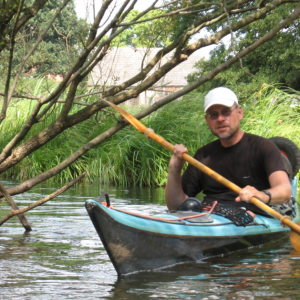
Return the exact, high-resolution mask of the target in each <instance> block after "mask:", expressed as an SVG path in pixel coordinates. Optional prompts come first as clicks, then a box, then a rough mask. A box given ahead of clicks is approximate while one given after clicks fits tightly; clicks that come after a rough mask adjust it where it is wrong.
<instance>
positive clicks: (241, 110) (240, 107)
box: [238, 106, 244, 120]
mask: <svg viewBox="0 0 300 300" xmlns="http://www.w3.org/2000/svg"><path fill="white" fill-rule="evenodd" d="M238 113H239V119H240V120H242V119H243V118H244V109H243V107H242V106H239V107H238Z"/></svg>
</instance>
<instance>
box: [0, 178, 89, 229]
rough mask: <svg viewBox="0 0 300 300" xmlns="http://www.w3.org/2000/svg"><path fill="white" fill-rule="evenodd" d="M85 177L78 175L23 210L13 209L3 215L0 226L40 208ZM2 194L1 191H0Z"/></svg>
mask: <svg viewBox="0 0 300 300" xmlns="http://www.w3.org/2000/svg"><path fill="white" fill-rule="evenodd" d="M84 176H85V173H84V174H81V175H79V176H78V177H76V178H75V179H73V180H72V181H70V182H69V183H67V184H66V185H64V186H63V187H61V188H60V189H58V190H56V191H55V192H54V193H52V194H50V195H48V196H47V197H45V198H43V199H40V200H38V201H36V202H34V203H32V204H30V205H28V206H26V207H24V208H21V209H18V208H17V209H13V210H11V212H10V213H9V214H7V215H5V216H4V217H3V218H2V219H1V220H0V226H1V225H2V224H4V223H5V222H6V221H7V220H9V219H10V218H12V217H14V216H16V215H18V217H20V215H21V214H23V213H25V212H27V211H29V210H31V209H33V208H35V207H37V206H40V205H42V204H44V203H46V202H47V201H49V200H51V199H53V198H55V197H56V196H58V195H60V194H62V193H63V192H65V191H66V190H68V189H69V188H70V187H71V186H73V185H74V184H75V183H77V182H78V181H79V180H81V179H82V178H83V177H84ZM1 192H2V191H1Z"/></svg>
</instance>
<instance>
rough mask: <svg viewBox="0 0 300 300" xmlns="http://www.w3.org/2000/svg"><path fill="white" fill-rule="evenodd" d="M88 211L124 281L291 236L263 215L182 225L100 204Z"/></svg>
mask: <svg viewBox="0 0 300 300" xmlns="http://www.w3.org/2000/svg"><path fill="white" fill-rule="evenodd" d="M86 209H87V211H88V214H89V216H90V218H91V220H92V222H93V224H94V227H95V229H96V231H97V233H98V235H99V237H100V239H101V241H102V243H103V245H104V247H105V249H106V251H107V253H108V255H109V257H110V259H111V261H112V263H113V265H114V267H115V269H116V272H117V273H118V275H119V276H123V275H128V274H132V273H137V272H141V271H150V270H154V269H159V268H165V267H169V266H173V265H176V264H180V263H184V262H190V261H200V260H202V259H204V258H208V257H213V256H217V255H221V254H226V253H230V252H233V251H236V250H240V249H244V248H248V247H253V246H257V245H261V244H263V243H267V242H270V241H274V240H278V239H282V238H285V237H286V236H287V234H288V232H289V229H288V228H286V227H283V226H282V225H281V223H280V222H279V221H278V220H275V219H273V218H269V217H264V216H256V218H255V220H254V223H253V224H250V225H247V226H236V225H234V224H233V223H232V222H231V221H230V220H228V219H226V218H224V217H222V216H218V215H214V214H211V215H210V218H209V219H205V218H204V219H200V220H199V221H198V220H196V219H195V221H193V220H178V217H177V216H175V215H174V214H169V213H166V214H163V215H160V216H157V218H153V219H151V218H149V217H147V216H140V215H134V214H131V213H129V212H124V211H119V210H116V209H113V208H110V207H107V206H106V205H104V204H102V203H99V202H97V201H95V200H87V201H86Z"/></svg>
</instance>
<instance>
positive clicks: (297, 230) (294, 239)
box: [103, 100, 300, 251]
mask: <svg viewBox="0 0 300 300" xmlns="http://www.w3.org/2000/svg"><path fill="white" fill-rule="evenodd" d="M103 101H104V102H105V103H107V104H108V105H110V106H111V107H113V108H114V109H115V110H117V111H118V112H119V113H120V114H121V115H122V116H123V117H124V118H125V119H126V120H127V121H128V122H129V123H130V124H131V125H132V126H133V127H135V128H136V129H137V130H138V131H140V132H142V133H143V134H144V135H145V136H146V137H148V138H150V139H152V140H154V141H155V142H157V143H159V144H161V145H162V146H163V147H164V148H166V149H167V150H169V151H170V152H173V151H174V145H172V144H171V143H169V142H168V141H166V140H165V139H164V138H163V137H161V136H159V135H157V134H156V133H155V132H154V131H153V130H152V129H151V128H147V127H146V126H145V125H144V124H143V123H142V122H140V121H139V120H137V119H136V118H135V117H134V116H132V115H131V114H129V113H128V112H127V111H125V110H124V109H122V108H121V107H119V106H117V105H115V104H114V103H111V102H108V101H106V100H103ZM182 158H183V159H184V160H185V161H187V162H188V163H190V164H191V165H193V166H194V167H196V168H198V169H199V170H201V171H202V172H203V173H205V174H207V175H208V176H210V177H212V178H213V179H215V180H216V181H218V182H220V183H221V184H223V185H225V186H226V187H227V188H229V189H230V190H232V191H233V192H235V193H237V194H239V193H240V191H241V188H240V187H239V186H237V185H236V184H234V183H233V182H231V181H229V180H228V179H226V178H225V177H223V176H222V175H220V174H218V173H216V172H215V171H213V170H212V169H210V168H209V167H207V166H205V165H204V164H202V163H201V162H199V161H198V160H196V159H194V158H193V157H192V156H190V155H188V154H186V153H184V154H183V155H182ZM250 202H251V203H252V204H254V205H256V206H257V207H259V208H260V209H262V210H263V211H265V212H267V213H268V214H269V215H271V216H273V217H275V218H277V219H279V220H280V221H281V223H283V224H284V225H286V226H288V227H290V228H291V229H292V231H291V235H290V240H291V244H292V245H293V247H294V249H295V250H297V251H300V223H295V222H293V221H291V220H290V219H289V218H288V217H287V216H283V215H281V214H280V213H279V212H277V211H276V210H274V209H273V208H271V207H270V206H268V205H266V204H265V203H263V202H261V201H260V200H259V199H257V198H255V197H252V198H251V199H250Z"/></svg>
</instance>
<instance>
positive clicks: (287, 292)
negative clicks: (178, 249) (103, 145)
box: [0, 182, 300, 300]
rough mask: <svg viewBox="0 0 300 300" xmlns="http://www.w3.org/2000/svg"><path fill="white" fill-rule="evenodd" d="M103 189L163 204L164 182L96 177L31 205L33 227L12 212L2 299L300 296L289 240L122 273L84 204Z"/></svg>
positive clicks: (120, 197) (124, 198)
mask: <svg viewBox="0 0 300 300" xmlns="http://www.w3.org/2000/svg"><path fill="white" fill-rule="evenodd" d="M7 184H10V183H8V182H4V185H7ZM54 190H55V188H50V187H44V188H38V189H35V190H34V191H32V192H30V193H24V194H22V195H18V196H14V199H15V201H16V202H17V203H18V205H19V206H20V207H23V206H25V205H28V204H29V203H31V202H33V201H36V200H39V199H41V198H43V197H45V196H46V195H48V194H50V193H51V192H53V191H54ZM103 192H108V193H109V194H110V197H111V201H112V204H113V205H114V206H116V207H120V208H126V209H129V208H130V209H133V210H136V211H139V212H142V213H143V212H144V213H150V212H151V213H158V212H162V211H164V210H165V206H164V205H163V200H162V199H163V191H162V190H153V189H130V190H126V189H116V188H107V187H106V188H103V187H101V188H99V187H98V186H96V185H93V186H85V187H73V188H71V189H70V190H68V191H67V192H65V193H64V194H63V195H60V196H59V197H57V198H56V199H53V200H51V201H49V202H48V203H46V204H45V205H43V206H41V207H38V208H35V209H34V210H32V211H30V212H28V213H27V214H26V216H27V218H28V220H29V222H30V223H31V225H32V228H33V231H31V232H30V233H28V234H24V230H23V228H22V227H21V226H20V224H19V223H18V222H17V221H16V220H12V219H11V220H10V221H8V222H7V223H5V224H4V225H3V226H2V227H0V299H1V300H2V299H57V297H60V298H59V299H128V300H135V299H143V300H146V299H205V300H209V299H211V300H215V299H249V300H250V299H274V300H275V299H284V300H288V299H300V253H296V252H295V251H294V250H293V249H292V248H291V246H290V244H289V241H288V240H283V241H281V242H280V243H276V244H272V245H268V246H263V247H261V248H256V249H251V250H248V251H243V252H239V253H234V254H230V255H228V256H226V257H219V258H213V259H209V260H207V261H205V262H202V263H197V264H192V263H191V264H186V265H180V266H176V267H173V268H169V269H165V270H161V271H156V272H148V273H140V274H137V275H134V276H129V277H126V278H122V279H120V280H119V279H118V277H117V275H116V272H115V270H114V268H113V265H112V264H111V262H110V260H109V258H108V256H107V254H106V252H105V250H104V248H103V246H102V244H101V242H100V239H99V237H98V235H97V233H96V231H95V229H94V227H93V225H92V222H91V221H90V219H89V217H88V215H87V212H86V210H85V207H84V202H85V200H86V199H88V198H95V197H98V198H101V197H99V194H100V195H101V194H102V193H103ZM154 199H155V200H160V201H161V204H159V203H158V202H155V201H154ZM1 208H2V209H3V204H2V206H0V209H1Z"/></svg>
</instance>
